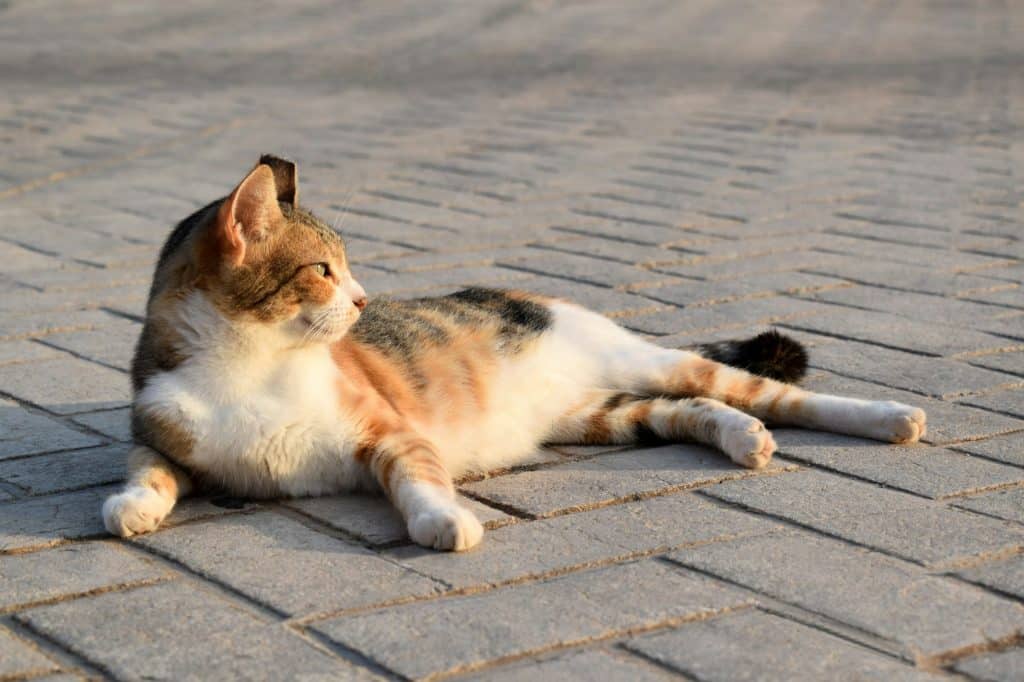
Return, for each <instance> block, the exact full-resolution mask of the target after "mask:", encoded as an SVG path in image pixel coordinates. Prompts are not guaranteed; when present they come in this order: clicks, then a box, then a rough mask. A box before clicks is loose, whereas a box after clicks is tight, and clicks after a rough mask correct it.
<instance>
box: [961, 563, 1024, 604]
mask: <svg viewBox="0 0 1024 682" xmlns="http://www.w3.org/2000/svg"><path fill="white" fill-rule="evenodd" d="M957 575H959V576H960V577H961V578H963V579H964V580H969V581H970V582H972V583H977V584H979V585H984V586H985V587H988V588H991V589H993V590H996V591H997V592H1001V593H1003V594H1008V595H1011V596H1014V597H1017V598H1018V599H1019V598H1021V597H1024V558H1022V557H1021V556H1020V555H1019V554H1018V555H1016V556H1014V557H1011V558H1009V559H1006V560H1005V561H996V562H994V563H988V564H983V565H981V566H978V567H976V568H971V569H968V570H965V571H959V572H958V573H957Z"/></svg>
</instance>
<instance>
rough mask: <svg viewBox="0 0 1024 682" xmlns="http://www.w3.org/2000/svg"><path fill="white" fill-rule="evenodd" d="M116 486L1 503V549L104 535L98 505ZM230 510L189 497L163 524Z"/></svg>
mask: <svg viewBox="0 0 1024 682" xmlns="http://www.w3.org/2000/svg"><path fill="white" fill-rule="evenodd" d="M118 489H119V486H103V487H100V488H89V489H86V490H79V491H75V492H67V493H58V494H56V495H45V496H40V497H29V498H23V499H18V500H14V501H12V502H6V503H3V504H0V551H12V550H25V549H31V548H37V547H48V546H50V545H54V544H57V543H58V542H60V541H62V540H74V539H79V538H88V537H106V536H107V531H106V529H105V528H104V527H103V519H102V518H100V509H101V507H102V506H103V502H104V500H106V499H107V497H108V496H109V495H111V494H113V493H114V492H117V490H118ZM229 511H231V510H228V509H224V508H221V507H217V506H215V505H213V504H211V503H210V502H209V501H207V500H203V499H198V498H189V499H186V500H182V501H180V502H179V503H178V504H177V506H175V508H174V511H173V512H171V515H170V516H169V517H167V519H165V520H164V525H169V526H170V525H174V524H176V523H181V522H184V521H189V520H193V519H197V518H204V517H207V516H216V515H221V514H226V513H228V512H229Z"/></svg>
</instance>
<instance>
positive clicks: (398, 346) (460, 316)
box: [103, 157, 925, 550]
mask: <svg viewBox="0 0 1024 682" xmlns="http://www.w3.org/2000/svg"><path fill="white" fill-rule="evenodd" d="M261 161H262V162H261V163H260V164H259V165H257V167H256V168H255V169H254V170H253V171H252V172H251V173H250V174H249V175H248V176H246V178H245V179H244V180H243V181H242V182H241V183H240V184H239V186H238V187H237V188H236V189H235V190H234V191H233V192H232V193H231V194H230V195H229V196H228V197H226V198H224V199H222V200H220V201H217V202H214V203H212V204H210V205H209V206H207V207H206V208H204V209H202V210H201V211H199V212H197V213H196V214H194V215H193V216H190V217H189V218H187V219H186V220H185V221H183V222H182V223H181V224H180V225H179V226H178V227H177V228H176V229H175V230H174V231H173V232H172V234H171V236H170V237H169V238H168V241H167V243H166V244H165V246H164V248H163V250H162V252H161V255H160V261H159V264H158V266H157V270H156V273H155V275H154V282H153V287H152V290H151V292H150V300H149V304H148V307H147V319H146V324H145V327H144V330H143V334H142V336H141V338H140V341H139V345H138V349H137V352H136V357H135V361H134V363H133V380H134V387H135V397H134V401H133V406H132V413H133V431H134V437H135V441H136V449H135V454H134V456H133V458H132V461H131V463H130V466H129V469H130V475H129V479H128V482H127V485H126V487H125V489H124V491H123V492H121V493H118V494H116V495H114V496H112V497H111V498H110V499H108V500H107V502H106V503H105V505H104V509H103V516H104V521H105V523H106V526H107V528H108V529H109V530H110V532H112V533H115V534H117V535H121V536H129V535H132V534H135V533H143V532H147V531H151V530H153V529H155V528H156V527H157V526H158V525H159V524H160V523H161V522H162V520H163V519H164V518H165V517H166V516H167V514H168V513H169V512H170V511H171V509H172V507H173V506H174V503H175V501H176V500H177V499H178V498H179V497H180V496H182V495H185V494H188V493H189V492H190V491H192V490H204V489H208V488H210V487H217V488H219V489H223V490H226V491H227V492H229V493H231V494H233V495H239V496H250V497H277V496H299V495H322V494H330V493H337V492H345V491H350V490H355V489H359V488H368V489H373V490H379V491H381V492H383V493H384V494H386V495H387V496H388V497H389V498H390V499H391V500H392V501H393V503H394V504H395V506H396V507H397V508H398V509H399V511H400V512H401V513H402V515H403V517H404V518H405V520H406V523H407V527H408V531H409V535H410V537H411V538H412V539H413V540H414V541H415V542H417V543H419V544H422V545H424V546H428V547H434V548H437V549H447V550H463V549H468V548H470V547H472V546H474V545H475V544H476V543H478V542H479V541H480V539H481V537H482V534H483V528H482V526H481V525H480V523H479V522H478V521H477V519H476V518H475V517H474V516H473V515H472V514H471V513H470V512H469V511H467V510H465V509H463V508H462V507H460V506H459V505H458V504H457V502H456V496H455V488H454V486H453V483H452V481H453V477H459V476H462V475H465V474H468V473H472V472H484V471H487V470H491V469H496V468H501V467H508V466H512V465H515V464H517V463H520V462H523V461H526V460H528V458H530V457H531V456H532V455H533V453H534V452H535V450H536V448H537V447H538V446H539V445H540V444H542V443H545V442H562V443H633V442H639V441H643V440H667V441H680V440H688V441H695V442H699V443H704V444H707V445H710V446H712V447H715V448H717V449H719V450H721V451H723V452H724V453H726V454H727V455H728V456H729V457H730V458H732V460H733V461H734V462H736V463H738V464H740V465H741V466H746V467H754V468H756V467H762V466H765V465H766V464H767V463H768V461H769V460H770V459H771V456H772V453H773V452H774V450H775V443H774V441H773V440H772V436H771V433H770V432H769V431H768V430H767V429H766V428H765V425H764V422H766V421H767V422H770V423H774V424H789V425H795V426H805V427H810V428H819V429H826V430H830V431H837V432H841V433H848V434H853V435H858V436H865V437H869V438H876V439H879V440H887V441H892V442H912V441H915V440H917V439H918V438H920V437H921V436H922V435H923V434H924V430H925V416H924V413H923V412H921V410H918V409H915V408H912V407H909V406H907V405H902V404H899V403H893V402H873V401H864V400H856V399H850V398H841V397H837V396H829V395H820V394H815V393H811V392H809V391H806V390H804V389H801V388H799V387H797V386H795V385H793V384H791V383H784V382H781V381H778V380H776V379H777V378H788V379H793V378H795V377H796V376H797V375H798V374H800V373H802V371H803V368H804V367H805V366H806V357H805V356H804V355H803V351H802V349H800V347H799V345H798V344H796V342H793V341H791V340H787V339H785V338H784V337H778V336H773V335H770V336H768V337H758V339H755V340H753V341H750V342H740V343H731V344H716V345H709V346H704V347H701V348H698V349H697V350H698V351H700V352H693V351H687V350H669V349H664V348H660V347H658V346H655V345H653V344H650V343H648V342H646V341H644V340H643V339H641V338H639V337H637V336H635V335H633V334H631V333H630V332H628V331H626V330H624V329H622V328H621V327H618V326H617V325H615V324H614V323H613V322H611V321H610V320H608V319H606V318H604V317H602V316H601V315H598V314H597V313H593V312H591V311H588V310H585V309H584V308H581V307H579V306H576V305H574V304H572V303H568V302H565V301H560V300H555V299H550V298H545V297H541V296H534V295H531V294H527V293H523V292H517V291H500V290H493V289H479V288H474V289H467V290H465V291H461V292H457V293H454V294H451V295H448V296H441V297H434V298H424V299H418V300H412V301H386V300H378V301H373V302H371V303H369V304H368V305H367V304H366V302H365V297H364V294H363V291H362V288H361V287H360V286H359V285H358V284H357V283H356V282H355V280H354V279H353V277H352V275H351V273H350V271H349V269H348V261H347V256H346V253H345V248H344V243H343V242H342V241H341V239H340V238H339V237H337V236H336V235H335V234H334V233H333V232H332V231H331V230H330V229H329V228H327V227H326V226H325V225H324V224H323V223H321V222H320V221H319V220H317V219H316V217H315V216H313V215H312V214H310V213H308V212H306V211H303V210H302V209H300V208H299V207H297V206H296V205H295V202H296V201H297V197H298V185H297V177H296V174H295V169H294V165H293V164H290V163H289V162H287V161H284V160H282V159H276V158H272V157H271V158H268V157H264V158H263V159H261ZM702 353H703V355H702ZM716 360H726V361H728V362H731V363H733V364H736V365H739V366H740V367H743V368H745V369H741V368H738V367H730V366H728V365H727V364H722V363H721V362H718V361H716ZM746 369H750V370H753V371H755V372H760V373H761V374H763V375H764V376H758V375H757V374H755V373H750V372H748V371H745V370H746Z"/></svg>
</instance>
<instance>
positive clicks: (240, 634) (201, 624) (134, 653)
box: [17, 581, 370, 680]
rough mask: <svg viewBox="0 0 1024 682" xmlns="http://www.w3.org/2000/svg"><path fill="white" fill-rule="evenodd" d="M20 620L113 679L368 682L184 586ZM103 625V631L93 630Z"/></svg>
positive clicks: (94, 600)
mask: <svg viewBox="0 0 1024 682" xmlns="http://www.w3.org/2000/svg"><path fill="white" fill-rule="evenodd" d="M17 618H18V620H20V621H22V622H24V623H26V624H28V625H29V626H30V627H31V628H32V629H34V630H36V631H38V632H41V633H43V634H44V635H45V636H46V637H48V638H50V639H52V640H54V641H56V642H58V643H59V644H61V645H63V646H65V647H67V648H69V649H71V650H72V651H74V652H75V653H77V654H79V655H80V656H83V657H85V658H86V659H88V660H90V661H93V662H95V663H97V664H98V665H99V666H101V668H102V669H103V670H104V671H106V672H107V673H109V674H110V675H112V676H114V677H117V678H128V679H141V678H146V679H153V680H200V679H210V678H217V679H229V678H230V679H235V678H245V679H253V680H258V679H259V680H270V679H277V678H279V676H280V671H281V670H288V671H289V674H290V675H292V676H294V677H296V678H297V679H298V678H315V677H320V678H322V679H369V678H370V676H369V675H367V674H366V672H365V671H363V670H360V669H357V668H354V667H353V666H351V665H350V664H348V663H346V662H344V661H341V660H339V659H337V658H333V657H331V656H328V655H327V654H325V653H323V652H322V651H321V650H319V649H317V648H315V647H313V646H311V645H310V644H308V643H307V642H306V641H305V640H303V639H302V638H301V637H299V636H298V635H296V634H294V633H293V632H290V631H289V630H288V629H287V628H285V627H282V626H281V625H279V624H276V623H264V622H261V621H259V620H256V619H255V618H254V617H252V616H250V615H248V614H247V613H246V612H244V611H242V610H241V609H239V608H238V607H236V606H233V605H231V604H228V603H226V602H224V601H222V600H220V599H219V598H217V597H216V596H214V595H213V594H211V593H209V592H205V591H199V590H196V589H195V588H192V587H190V586H189V585H187V584H185V583H183V582H182V581H174V582H171V583H166V584H163V585H155V586H153V587H142V588H139V589H135V590H130V591H128V592H110V593H107V594H101V595H98V596H95V597H90V598H86V599H77V600H75V601H70V602H62V603H59V604H54V605H52V606H43V607H39V608H35V609H31V610H29V611H25V612H23V613H21V614H19V615H18V616H17ZM97 623H103V624H104V627H102V628H98V627H96V624H97Z"/></svg>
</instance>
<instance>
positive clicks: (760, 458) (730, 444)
mask: <svg viewBox="0 0 1024 682" xmlns="http://www.w3.org/2000/svg"><path fill="white" fill-rule="evenodd" d="M722 450H723V451H724V452H725V454H727V455H729V457H730V458H731V459H732V461H734V462H736V463H737V464H739V465H740V466H744V467H747V468H748V469H761V468H763V467H765V466H767V465H768V462H770V461H771V460H772V455H773V454H774V453H775V439H774V438H772V433H771V431H769V430H768V429H766V428H765V427H764V424H762V423H761V421H760V420H758V419H754V418H753V417H746V418H745V419H743V420H740V421H739V422H738V423H736V424H734V425H729V426H728V427H724V428H723V430H722Z"/></svg>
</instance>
